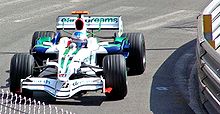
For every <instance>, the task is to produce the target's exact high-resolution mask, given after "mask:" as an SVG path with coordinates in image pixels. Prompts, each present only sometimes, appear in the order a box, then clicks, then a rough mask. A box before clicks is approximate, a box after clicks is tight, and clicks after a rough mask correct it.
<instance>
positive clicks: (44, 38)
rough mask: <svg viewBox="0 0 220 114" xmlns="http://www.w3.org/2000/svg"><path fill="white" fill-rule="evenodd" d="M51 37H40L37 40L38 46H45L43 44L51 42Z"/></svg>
mask: <svg viewBox="0 0 220 114" xmlns="http://www.w3.org/2000/svg"><path fill="white" fill-rule="evenodd" d="M51 40H52V38H51V37H40V38H38V39H37V43H36V44H37V45H43V42H51Z"/></svg>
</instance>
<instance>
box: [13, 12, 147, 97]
mask: <svg viewBox="0 0 220 114" xmlns="http://www.w3.org/2000/svg"><path fill="white" fill-rule="evenodd" d="M88 13H89V12H88V11H73V12H72V15H68V16H58V18H57V25H56V28H57V32H56V33H55V32H53V31H37V32H35V33H34V34H33V38H32V44H31V49H30V54H24V53H19V54H15V55H14V56H13V57H12V59H11V65H10V91H11V92H14V93H19V94H22V95H25V96H28V97H32V95H33V93H34V92H37V91H41V92H44V93H47V94H48V95H51V96H53V98H56V99H66V98H70V97H72V96H75V95H79V93H82V92H83V93H85V92H87V91H97V90H102V92H103V93H105V94H106V96H107V97H108V98H110V99H123V98H124V97H125V96H126V95H127V71H128V72H129V73H132V74H135V75H140V74H142V73H143V72H144V70H145V67H146V56H145V41H144V36H143V34H142V33H123V24H122V20H121V16H92V15H86V14H88ZM109 30H116V31H117V32H116V33H115V34H114V37H111V38H112V41H111V42H104V41H99V39H100V38H102V37H100V36H97V35H96V33H97V32H99V33H100V32H101V31H109ZM70 31H72V32H70ZM64 33H65V34H68V35H66V36H64V35H61V34H64ZM112 36H113V35H112Z"/></svg>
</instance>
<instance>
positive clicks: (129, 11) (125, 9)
mask: <svg viewBox="0 0 220 114" xmlns="http://www.w3.org/2000/svg"><path fill="white" fill-rule="evenodd" d="M144 9H145V8H143V7H129V6H120V7H118V8H115V9H111V10H107V11H104V12H99V13H97V14H98V15H99V14H100V15H103V14H105V15H122V14H123V15H125V14H133V13H135V12H139V11H141V10H144Z"/></svg>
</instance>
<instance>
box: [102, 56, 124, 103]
mask: <svg viewBox="0 0 220 114" xmlns="http://www.w3.org/2000/svg"><path fill="white" fill-rule="evenodd" d="M103 72H104V78H105V84H106V85H105V86H106V88H109V87H111V88H112V91H111V92H110V93H106V96H107V97H108V98H109V99H123V98H124V97H125V96H126V95H127V70H126V62H125V58H124V56H122V55H107V56H105V57H104V59H103Z"/></svg>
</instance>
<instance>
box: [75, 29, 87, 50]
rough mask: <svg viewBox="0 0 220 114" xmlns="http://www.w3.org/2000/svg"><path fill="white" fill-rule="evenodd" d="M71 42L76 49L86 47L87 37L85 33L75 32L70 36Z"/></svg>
mask: <svg viewBox="0 0 220 114" xmlns="http://www.w3.org/2000/svg"><path fill="white" fill-rule="evenodd" d="M72 40H73V42H74V43H75V44H76V46H77V47H86V46H87V36H86V33H84V32H82V31H76V32H74V33H73V36H72Z"/></svg>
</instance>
